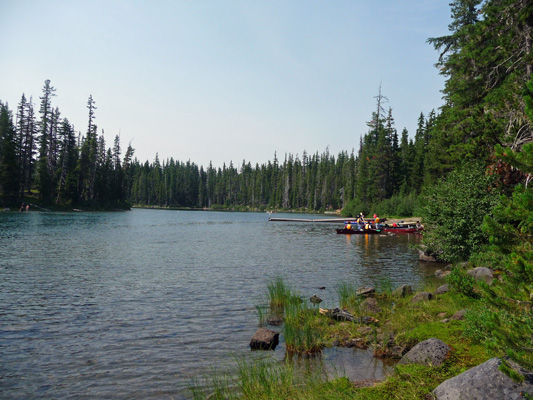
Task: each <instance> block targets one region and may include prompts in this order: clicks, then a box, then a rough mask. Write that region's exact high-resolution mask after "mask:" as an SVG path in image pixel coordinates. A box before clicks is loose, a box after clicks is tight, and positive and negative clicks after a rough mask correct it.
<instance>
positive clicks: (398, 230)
mask: <svg viewBox="0 0 533 400" xmlns="http://www.w3.org/2000/svg"><path fill="white" fill-rule="evenodd" d="M423 229H424V228H401V227H395V228H393V227H388V228H383V229H382V231H383V232H390V233H422V230H423Z"/></svg>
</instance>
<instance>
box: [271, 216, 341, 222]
mask: <svg viewBox="0 0 533 400" xmlns="http://www.w3.org/2000/svg"><path fill="white" fill-rule="evenodd" d="M268 220H269V221H272V222H323V223H330V224H338V223H343V222H344V221H349V220H350V218H317V219H308V218H273V217H270V218H269V219H268Z"/></svg>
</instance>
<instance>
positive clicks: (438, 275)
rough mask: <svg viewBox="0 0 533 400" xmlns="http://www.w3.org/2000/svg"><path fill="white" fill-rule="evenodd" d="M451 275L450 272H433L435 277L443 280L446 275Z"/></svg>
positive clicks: (439, 270) (440, 270)
mask: <svg viewBox="0 0 533 400" xmlns="http://www.w3.org/2000/svg"><path fill="white" fill-rule="evenodd" d="M451 273H452V271H443V270H442V269H438V270H436V271H435V276H436V277H437V278H444V277H446V276H448V275H450V274H451Z"/></svg>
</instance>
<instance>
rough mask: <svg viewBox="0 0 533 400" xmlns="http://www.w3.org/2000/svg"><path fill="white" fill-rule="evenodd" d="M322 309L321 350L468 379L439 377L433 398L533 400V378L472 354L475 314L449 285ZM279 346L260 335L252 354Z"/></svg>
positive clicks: (373, 295) (480, 272) (364, 294)
mask: <svg viewBox="0 0 533 400" xmlns="http://www.w3.org/2000/svg"><path fill="white" fill-rule="evenodd" d="M450 272H451V271H450V267H448V268H445V269H441V270H437V271H436V276H437V277H439V278H441V279H446V277H447V276H448V275H449V274H450ZM467 274H468V275H469V276H471V277H473V278H474V279H476V280H480V281H483V282H485V283H488V284H490V283H491V282H492V281H493V279H495V277H494V273H493V271H491V270H490V269H488V268H474V269H470V270H468V271H467ZM321 301H322V300H321V299H320V297H319V296H317V295H316V294H315V295H313V296H311V297H310V298H309V303H310V304H311V306H310V308H309V311H306V312H307V313H308V314H310V315H311V318H314V319H313V321H318V322H317V323H314V326H316V329H317V330H318V331H319V335H320V337H321V338H322V340H323V341H322V342H320V343H322V346H342V347H355V348H361V349H367V348H372V349H373V351H374V356H375V357H381V358H390V359H395V360H399V361H398V368H397V369H401V368H403V366H406V368H408V366H410V365H416V366H420V367H417V368H427V369H435V368H439V367H441V366H444V367H445V369H446V370H454V371H457V372H459V371H460V372H461V373H457V374H455V375H453V376H443V377H442V379H440V380H439V377H436V382H437V383H438V386H436V388H434V389H433V390H432V391H431V393H427V395H426V398H434V399H441V400H444V399H446V400H459V399H523V398H531V397H527V396H533V373H532V372H531V371H526V370H524V369H523V368H521V367H520V366H518V365H517V364H515V363H513V362H512V361H510V360H509V359H507V358H505V357H490V355H488V354H483V353H481V352H480V350H479V349H478V348H477V347H476V348H474V346H472V348H474V350H472V354H469V351H470V347H469V346H470V345H469V344H468V343H467V341H466V340H465V339H464V338H462V337H460V332H462V323H463V321H464V319H465V316H466V315H467V313H468V312H470V310H469V304H468V300H465V299H463V298H462V297H461V296H459V295H457V294H456V293H454V292H453V290H452V289H451V288H450V285H449V283H445V282H444V281H443V282H442V285H438V286H437V287H436V288H434V289H433V290H431V291H416V292H415V291H414V290H413V287H412V286H410V285H402V286H400V287H398V288H396V289H395V290H393V291H390V292H388V293H378V292H377V291H376V289H375V288H373V287H365V288H358V289H357V290H356V291H355V293H354V296H353V297H352V298H351V302H350V304H349V305H348V306H343V307H342V308H341V307H339V308H333V309H325V308H320V307H319V304H320V302H321ZM459 306H466V307H465V308H459ZM271 321H272V322H273V323H272V325H279V324H283V323H284V321H283V317H280V316H279V315H278V316H277V318H275V319H272V320H271ZM278 341H279V333H278V332H276V331H274V330H271V329H268V328H260V329H259V330H258V332H257V333H256V334H255V335H254V337H253V338H252V341H251V343H250V346H251V348H252V349H263V350H268V349H273V348H275V346H276V345H277V344H278ZM463 342H464V343H466V344H464V346H463ZM288 348H289V346H288ZM304 352H305V351H304ZM441 370H442V367H441ZM503 371H507V373H505V372H503ZM509 371H511V372H509ZM510 376H513V378H511V377H510ZM392 379H394V378H392ZM386 381H387V380H386ZM386 381H385V382H380V381H375V380H367V381H364V382H362V381H361V382H352V385H353V388H363V387H364V388H369V387H370V388H372V387H379V386H380V385H384V384H386ZM428 396H429V397H428Z"/></svg>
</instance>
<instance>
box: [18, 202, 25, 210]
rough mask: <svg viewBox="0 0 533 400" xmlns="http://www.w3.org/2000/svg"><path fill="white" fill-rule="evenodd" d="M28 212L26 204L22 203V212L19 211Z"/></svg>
mask: <svg viewBox="0 0 533 400" xmlns="http://www.w3.org/2000/svg"><path fill="white" fill-rule="evenodd" d="M25 210H26V204H24V203H22V204H21V205H20V210H19V211H25Z"/></svg>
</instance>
